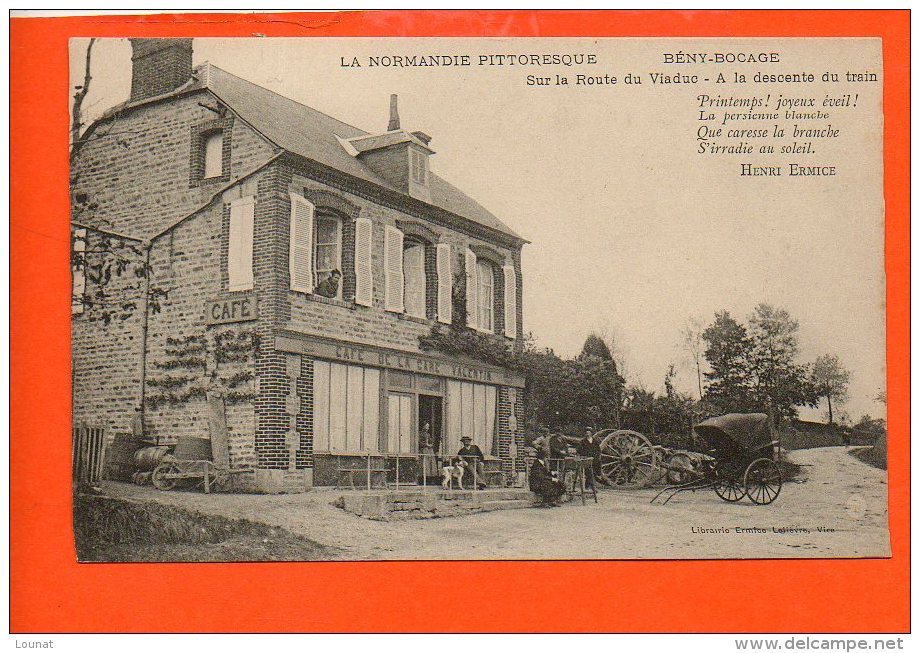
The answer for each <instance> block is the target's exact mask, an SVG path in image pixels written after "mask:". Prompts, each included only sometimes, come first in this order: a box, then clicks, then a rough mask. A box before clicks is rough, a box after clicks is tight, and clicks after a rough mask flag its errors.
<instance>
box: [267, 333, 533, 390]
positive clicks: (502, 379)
mask: <svg viewBox="0 0 920 653" xmlns="http://www.w3.org/2000/svg"><path fill="white" fill-rule="evenodd" d="M298 342H299V344H295V341H293V340H291V341H286V340H284V339H282V340H280V341H278V343H277V345H276V346H278V347H279V348H280V349H281V350H282V351H296V352H298V353H300V352H302V353H305V354H308V355H312V356H317V357H319V358H328V359H332V360H338V361H341V362H343V363H351V364H355V365H364V366H369V367H384V368H387V369H391V370H402V371H404V372H415V373H419V374H429V375H432V376H446V377H448V378H454V379H461V380H464V381H472V382H478V383H489V384H493V385H515V386H518V387H523V385H524V380H523V378H522V377H520V376H518V375H515V374H508V373H506V372H504V371H502V370H498V369H489V368H485V367H476V366H472V365H466V364H463V363H459V362H451V361H442V360H437V359H436V358H433V357H430V356H418V355H413V354H408V353H406V354H403V353H400V352H394V351H391V350H383V349H380V348H376V347H365V346H360V345H350V344H347V343H342V342H333V341H330V340H325V339H321V338H303V339H298Z"/></svg>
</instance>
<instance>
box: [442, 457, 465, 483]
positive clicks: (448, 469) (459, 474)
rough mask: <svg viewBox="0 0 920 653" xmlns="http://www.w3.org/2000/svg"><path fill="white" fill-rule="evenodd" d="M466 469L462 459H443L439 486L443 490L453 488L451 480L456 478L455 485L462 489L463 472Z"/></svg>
mask: <svg viewBox="0 0 920 653" xmlns="http://www.w3.org/2000/svg"><path fill="white" fill-rule="evenodd" d="M465 469H466V462H465V461H463V460H456V459H455V460H452V461H449V462H448V461H445V463H444V467H442V468H441V487H442V488H443V489H445V490H447V489H453V487H452V486H453V481H454V480H455V479H456V481H457V485H459V486H460V489H461V490H462V489H463V473H464V470H465Z"/></svg>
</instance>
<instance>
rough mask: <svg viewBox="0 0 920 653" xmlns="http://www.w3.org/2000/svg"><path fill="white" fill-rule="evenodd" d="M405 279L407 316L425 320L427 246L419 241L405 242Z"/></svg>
mask: <svg viewBox="0 0 920 653" xmlns="http://www.w3.org/2000/svg"><path fill="white" fill-rule="evenodd" d="M403 279H404V284H405V295H404V298H405V308H406V315H411V316H413V317H421V318H424V317H425V316H426V315H425V311H426V302H425V298H426V292H425V291H426V285H427V279H426V278H425V244H424V243H422V242H421V241H418V240H409V239H407V240H406V241H405V245H404V247H403Z"/></svg>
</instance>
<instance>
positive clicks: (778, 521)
mask: <svg viewBox="0 0 920 653" xmlns="http://www.w3.org/2000/svg"><path fill="white" fill-rule="evenodd" d="M790 458H791V460H792V461H793V462H795V463H797V464H799V465H803V466H804V474H803V475H802V478H800V479H798V480H797V481H796V482H789V483H786V484H785V485H784V486H783V490H782V493H781V494H780V496H779V498H778V499H777V500H776V502H775V503H773V504H771V505H769V506H755V505H753V504H751V503H750V502H749V501H747V500H746V499H745V500H744V501H743V502H741V503H737V504H729V503H725V502H723V501H721V500H720V499H719V498H718V497H716V495H715V494H714V493H713V492H712V491H701V492H696V493H685V494H682V495H678V497H677V498H675V499H674V500H673V501H671V502H670V503H669V504H668V505H666V506H661V505H651V504H649V499H651V497H652V496H654V494H655V491H653V490H639V491H613V490H605V491H602V492H601V493H600V503H598V504H597V505H594V504H593V503H589V504H588V505H587V506H582V505H581V503H580V502H573V503H570V504H567V505H565V506H563V507H560V508H554V509H524V510H505V511H499V512H490V513H480V514H474V515H468V516H464V517H456V518H447V519H430V520H412V521H397V522H378V521H371V520H367V519H363V518H361V517H356V516H354V515H351V514H348V513H345V512H344V511H342V510H339V509H337V508H335V507H333V506H332V505H330V504H331V502H332V500H333V499H335V498H336V497H337V496H339V494H341V493H340V492H335V491H333V490H326V489H318V490H314V491H312V492H309V493H306V494H300V495H277V496H263V495H217V494H212V495H204V494H201V493H197V492H158V491H157V490H154V489H153V488H149V487H137V486H133V485H125V484H115V483H111V484H108V485H107V486H106V491H107V493H110V494H113V495H118V496H125V497H128V496H130V497H134V498H143V499H146V500H156V501H159V502H164V503H169V504H174V505H179V506H182V507H185V508H190V509H194V510H198V511H201V512H204V513H210V514H219V515H224V516H227V517H234V518H245V519H250V520H253V521H257V522H262V523H266V524H270V525H273V526H280V527H283V528H285V529H287V530H288V531H290V532H292V533H295V534H298V535H302V536H305V537H308V538H310V539H311V540H314V541H316V542H319V543H320V544H324V545H328V546H334V547H337V548H338V549H340V551H341V554H340V558H341V559H347V560H386V559H389V560H397V559H400V560H404V559H426V560H430V559H441V560H449V559H466V560H469V559H572V558H590V559H629V558H666V559H667V558H751V557H757V558H800V557H803V558H807V557H863V556H873V557H884V556H888V555H889V552H890V548H889V540H888V518H887V505H888V484H887V474H886V472H885V471H884V470H879V469H876V468H874V467H870V466H869V465H866V464H865V463H863V462H861V461H860V460H858V459H856V458H854V457H853V456H851V455H849V454H848V453H847V452H846V451H845V450H844V448H843V447H827V448H822V449H808V450H800V451H796V452H793V453H792V454H791V456H790Z"/></svg>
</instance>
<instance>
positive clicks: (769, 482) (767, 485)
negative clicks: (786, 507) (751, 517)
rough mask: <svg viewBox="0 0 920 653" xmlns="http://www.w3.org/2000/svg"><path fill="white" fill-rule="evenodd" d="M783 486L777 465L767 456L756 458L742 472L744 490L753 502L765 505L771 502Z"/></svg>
mask: <svg viewBox="0 0 920 653" xmlns="http://www.w3.org/2000/svg"><path fill="white" fill-rule="evenodd" d="M782 488H783V476H782V474H781V473H780V471H779V465H777V464H776V463H775V462H774V461H772V460H770V459H769V458H758V459H757V460H755V461H754V462H752V463H751V464H750V465H748V468H747V471H746V472H744V490H745V492H746V493H747V495H748V498H749V499H750V500H751V501H753V502H754V503H756V504H758V505H761V506H765V505H767V504H768V503H773V502H774V501H775V500H776V497H778V496H779V491H780V490H781V489H782Z"/></svg>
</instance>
